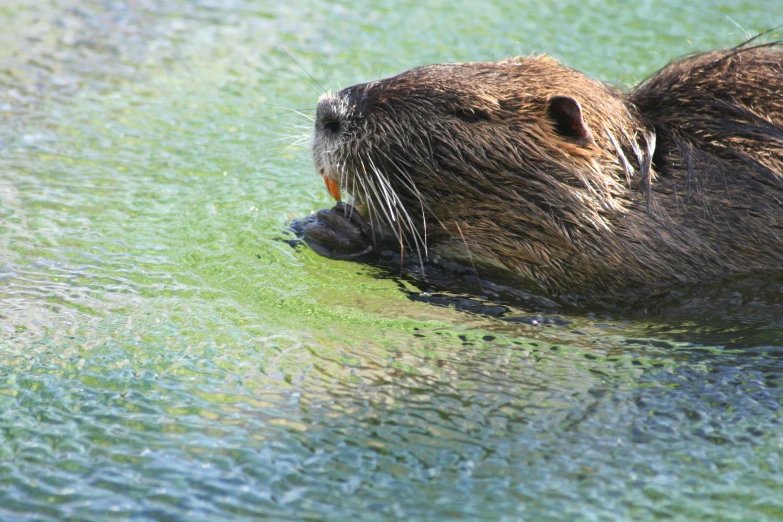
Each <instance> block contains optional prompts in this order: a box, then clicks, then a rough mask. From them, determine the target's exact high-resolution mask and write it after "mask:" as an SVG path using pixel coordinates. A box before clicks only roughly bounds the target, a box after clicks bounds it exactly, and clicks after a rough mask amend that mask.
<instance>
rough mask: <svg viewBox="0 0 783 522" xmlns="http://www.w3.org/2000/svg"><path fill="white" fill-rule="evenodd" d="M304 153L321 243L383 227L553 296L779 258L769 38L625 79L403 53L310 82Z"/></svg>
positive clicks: (782, 245) (418, 254)
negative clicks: (353, 78) (321, 184)
mask: <svg viewBox="0 0 783 522" xmlns="http://www.w3.org/2000/svg"><path fill="white" fill-rule="evenodd" d="M312 158H313V163H314V165H315V169H316V171H317V172H318V173H319V174H320V175H321V176H323V177H324V180H325V181H326V182H327V187H329V188H330V192H331V193H332V194H333V195H334V196H335V197H336V198H337V199H338V203H337V205H336V206H335V207H334V208H332V209H329V210H322V211H320V212H318V213H317V214H316V215H315V218H314V219H313V221H312V222H310V223H309V224H308V225H307V226H306V227H304V238H305V240H306V242H308V243H309V244H310V245H311V246H312V247H313V248H314V249H315V250H316V251H317V252H319V253H321V254H323V255H327V256H331V257H337V258H350V257H353V256H356V255H359V254H361V255H365V254H367V253H369V252H371V251H379V250H380V249H381V248H387V245H388V244H393V245H396V246H395V247H394V248H397V249H400V250H401V251H402V252H404V253H407V255H412V256H414V257H415V258H418V259H420V260H423V259H427V258H430V257H433V256H440V258H443V259H449V260H461V261H464V262H469V263H470V264H471V265H472V266H473V267H475V269H476V270H477V272H478V273H479V274H482V273H484V272H485V271H486V272H487V273H490V272H491V273H493V274H497V273H500V274H503V275H505V277H506V278H507V279H508V280H509V281H514V280H517V278H519V279H518V280H520V281H521V280H526V281H532V282H534V283H536V284H537V285H539V286H540V287H542V288H543V289H544V290H545V291H546V292H548V293H551V294H554V295H590V294H616V293H622V292H624V291H627V290H629V289H636V288H644V287H651V286H660V285H666V284H671V283H683V282H693V281H701V280H706V279H709V278H711V277H716V276H725V275H727V274H736V273H744V272H757V271H766V270H780V269H781V268H783V48H782V46H781V42H773V43H765V44H753V45H750V43H748V42H746V43H745V44H743V45H741V46H739V47H735V48H731V49H726V50H719V51H711V52H706V53H702V54H696V55H691V56H687V57H685V58H682V59H680V60H677V61H674V62H671V63H670V64H669V65H667V66H665V67H663V68H662V69H661V70H659V71H658V72H656V73H654V74H653V75H652V76H651V77H649V78H648V79H646V80H645V81H643V82H641V84H639V85H638V86H636V87H635V88H634V89H632V90H630V91H628V92H623V91H621V90H619V89H617V88H615V87H613V86H611V85H608V84H606V83H602V82H600V81H598V80H595V79H592V78H590V77H588V76H586V75H585V74H583V73H581V72H578V71H576V70H574V69H571V68H568V67H566V66H564V65H562V64H560V63H559V62H558V61H557V60H555V59H553V58H551V57H549V56H546V55H533V56H529V57H518V58H511V59H507V60H504V61H499V62H487V63H447V64H439V65H428V66H423V67H417V68H415V69H412V70H409V71H407V72H404V73H402V74H399V75H397V76H394V77H391V78H387V79H382V80H379V81H373V82H369V83H364V84H360V85H355V86H352V87H348V88H346V89H343V90H341V91H340V92H337V93H326V94H324V95H323V96H321V98H320V99H319V101H318V105H317V108H316V117H315V129H314V133H313V138H312ZM341 193H349V194H350V195H351V196H352V198H353V199H352V204H350V205H349V204H345V203H340V202H339V200H340V196H341ZM498 271H499V272H498Z"/></svg>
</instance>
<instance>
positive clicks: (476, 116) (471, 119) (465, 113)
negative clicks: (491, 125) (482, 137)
mask: <svg viewBox="0 0 783 522" xmlns="http://www.w3.org/2000/svg"><path fill="white" fill-rule="evenodd" d="M454 116H456V117H457V118H459V119H460V120H462V121H465V122H468V123H476V122H479V121H489V120H491V119H492V117H491V116H490V115H489V114H488V113H487V112H486V111H483V110H481V109H472V108H467V109H465V108H459V109H457V110H455V111H454Z"/></svg>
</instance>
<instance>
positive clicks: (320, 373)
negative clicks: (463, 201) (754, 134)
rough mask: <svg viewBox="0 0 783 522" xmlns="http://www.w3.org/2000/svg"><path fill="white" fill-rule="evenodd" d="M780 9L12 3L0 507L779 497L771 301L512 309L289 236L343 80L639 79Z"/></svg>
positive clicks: (534, 506)
mask: <svg viewBox="0 0 783 522" xmlns="http://www.w3.org/2000/svg"><path fill="white" fill-rule="evenodd" d="M629 6H630V7H629ZM779 8H780V6H779V5H778V2H777V1H776V0H775V1H773V0H769V1H767V2H766V3H765V2H751V1H744V2H742V1H735V0H722V1H718V0H713V1H709V2H699V3H689V2H679V1H677V2H675V1H667V2H636V3H633V4H626V3H624V2H612V1H609V0H604V1H601V0H596V1H583V0H582V1H572V0H569V1H567V2H558V3H551V4H549V5H547V4H542V3H541V2H524V3H522V2H520V3H516V4H515V3H511V2H508V3H507V4H506V3H502V2H493V3H486V4H479V3H473V2H454V3H448V2H430V3H428V4H426V5H424V4H422V3H420V2H401V1H387V0H383V1H381V2H360V3H359V4H357V3H356V2H325V1H324V2H316V1H313V2H304V1H290V2H280V3H279V4H277V3H263V2H255V3H254V2H249V1H247V2H244V1H241V0H235V1H230V0H226V1H223V2H219V1H208V0H202V1H197V2H184V1H183V2H177V1H167V2H158V1H153V0H139V1H133V2H128V3H121V2H108V1H105V2H104V1H97V0H96V1H75V0H54V1H51V2H45V1H39V2H28V1H21V0H10V1H9V0H6V1H4V2H3V3H2V5H0V24H1V25H2V27H3V31H2V32H0V520H3V521H16V520H25V521H27V520H52V521H61V520H95V521H103V520H251V519H261V518H269V519H274V520H446V519H463V520H652V519H672V518H673V519H680V520H699V519H702V520H708V519H709V520H742V521H746V520H783V464H782V463H781V457H783V426H781V424H783V330H782V329H781V327H780V323H779V322H778V323H776V324H770V323H769V322H767V323H765V322H759V323H758V324H751V325H750V326H748V327H744V328H738V329H728V328H726V329H722V328H721V325H720V324H718V325H717V326H716V325H714V324H711V323H710V324H706V323H705V324H702V323H700V322H699V321H695V322H694V321H675V320H672V321H671V323H669V322H665V321H664V322H661V321H655V320H641V319H639V320H635V319H630V320H629V319H617V320H614V319H606V318H601V317H597V316H594V315H592V314H588V313H584V314H579V313H575V314H571V315H568V316H563V318H564V319H567V321H570V323H569V324H566V325H562V326H558V325H548V326H541V325H528V324H524V323H506V322H503V321H500V320H498V319H493V318H491V317H486V316H481V315H473V314H469V313H465V312H461V311H458V310H456V309H454V308H453V307H446V308H444V307H436V306H433V305H430V304H426V303H421V302H416V301H412V300H410V299H408V297H407V295H408V294H406V292H405V291H403V289H401V288H400V285H403V286H405V285H407V284H408V283H405V282H404V281H399V280H398V279H396V278H393V277H389V276H387V275H385V274H383V273H381V272H378V271H377V270H376V269H371V268H367V267H362V266H360V265H356V264H350V263H343V262H337V261H330V260H326V259H323V258H320V257H318V256H316V255H315V254H313V253H312V252H309V251H307V250H306V249H305V250H301V251H294V250H293V249H291V248H290V247H289V246H288V245H286V244H285V243H283V242H281V241H279V240H278V239H279V238H280V237H283V234H282V233H281V230H282V229H283V228H284V227H285V224H286V223H287V222H288V221H289V220H290V219H292V218H295V217H301V216H304V215H307V214H308V213H309V212H311V211H313V210H316V209H319V208H323V207H326V206H329V204H330V201H329V197H328V195H327V193H326V190H325V189H324V187H323V184H322V183H321V182H320V180H319V179H318V177H317V176H316V175H315V173H314V172H313V169H312V167H311V165H310V162H309V157H308V151H307V142H306V141H301V140H300V138H302V139H304V138H306V137H307V135H308V134H309V126H310V120H308V118H307V116H308V115H310V114H311V113H312V110H313V108H314V106H315V102H316V100H317V97H318V94H320V92H321V91H322V90H323V89H328V88H333V89H337V88H339V87H340V86H343V87H344V86H347V85H350V84H353V83H356V82H359V81H366V80H369V79H373V78H377V77H381V76H386V75H390V74H393V73H396V72H399V71H402V70H405V69H408V68H410V67H412V66H414V65H419V64H423V63H431V62H441V61H455V60H457V61H467V60H492V59H500V58H503V57H505V56H508V55H514V54H528V53H530V52H533V51H543V52H548V53H550V54H553V55H555V56H556V57H558V58H560V59H561V60H563V61H564V62H565V63H567V64H568V65H570V66H573V67H576V68H579V69H581V70H584V71H586V72H588V73H590V74H592V75H594V76H598V77H600V78H602V79H604V80H607V81H612V82H615V83H618V84H620V85H628V84H633V83H635V82H636V81H638V80H640V79H641V78H643V77H644V76H645V75H647V74H649V73H650V72H652V71H653V70H655V69H656V68H658V67H660V66H662V65H663V64H665V63H666V62H667V61H668V60H669V59H670V58H672V57H674V56H678V55H682V54H685V53H689V52H695V51H697V50H705V49H709V48H712V47H718V46H728V45H734V44H737V43H739V42H740V41H742V40H743V39H744V38H745V36H746V32H747V33H751V34H752V33H756V32H759V31H762V30H765V29H768V28H769V27H770V26H773V25H776V24H779V23H782V22H783V19H775V18H776V16H779V14H776V13H779V12H780V9H779ZM778 35H779V32H778ZM309 75H311V76H312V77H313V79H311V78H309ZM408 290H411V288H408ZM411 291H412V290H411ZM705 339H706V340H708V341H706V342H705ZM729 347H731V348H729Z"/></svg>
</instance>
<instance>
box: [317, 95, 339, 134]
mask: <svg viewBox="0 0 783 522" xmlns="http://www.w3.org/2000/svg"><path fill="white" fill-rule="evenodd" d="M339 96H340V94H339V93H338V94H327V95H325V96H322V97H321V99H320V100H318V106H317V107H316V108H315V130H316V132H318V131H320V132H324V133H326V134H328V135H330V136H335V135H337V134H339V133H340V131H341V130H342V128H343V119H344V117H345V109H344V106H345V104H344V103H340V97H339Z"/></svg>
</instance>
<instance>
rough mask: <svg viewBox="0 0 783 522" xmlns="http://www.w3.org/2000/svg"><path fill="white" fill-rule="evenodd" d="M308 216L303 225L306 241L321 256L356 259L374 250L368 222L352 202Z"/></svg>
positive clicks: (339, 204) (338, 204)
mask: <svg viewBox="0 0 783 522" xmlns="http://www.w3.org/2000/svg"><path fill="white" fill-rule="evenodd" d="M308 220H309V222H308V223H306V224H305V225H304V227H303V228H302V235H303V238H304V241H305V242H306V243H307V244H308V245H309V246H310V248H312V249H313V250H314V251H315V252H317V253H318V254H320V255H322V256H326V257H331V258H333V259H355V258H357V257H361V256H364V255H367V254H370V253H372V252H373V250H374V248H373V240H372V237H371V236H370V227H369V225H367V223H366V222H365V221H364V218H362V216H361V215H360V214H359V212H358V211H357V210H356V209H355V208H354V207H352V206H351V205H348V204H345V203H337V204H336V205H335V206H334V207H332V208H331V209H329V210H326V209H324V210H319V211H318V212H316V213H315V215H314V217H311V218H308Z"/></svg>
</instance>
